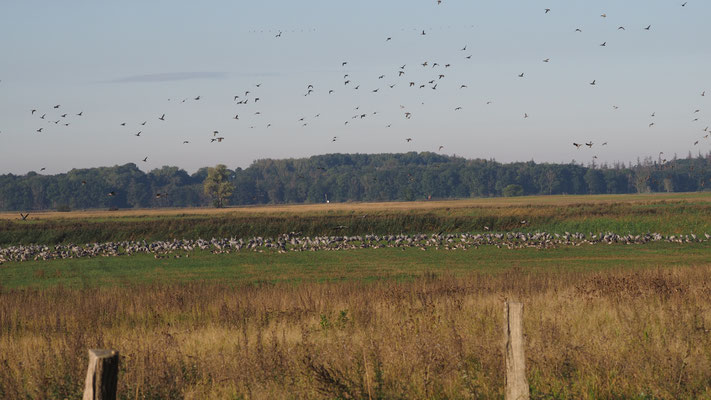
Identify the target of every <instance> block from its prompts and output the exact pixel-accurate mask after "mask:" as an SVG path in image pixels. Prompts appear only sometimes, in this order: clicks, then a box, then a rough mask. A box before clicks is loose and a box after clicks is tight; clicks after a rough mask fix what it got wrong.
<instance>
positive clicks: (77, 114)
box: [30, 0, 711, 197]
mask: <svg viewBox="0 0 711 400" xmlns="http://www.w3.org/2000/svg"><path fill="white" fill-rule="evenodd" d="M442 2H443V1H442V0H437V4H441V3H442ZM680 5H681V7H686V5H687V2H684V3H681V4H680ZM542 11H543V14H546V15H547V14H550V13H552V12H553V11H552V10H551V9H550V8H544V9H543V10H542ZM600 18H603V19H604V18H607V14H605V13H602V14H600ZM640 29H641V30H643V31H650V30H652V29H653V27H652V25H647V26H643V27H641V28H640ZM626 30H627V27H625V26H619V27H617V31H626ZM575 32H576V33H581V32H582V29H581V28H577V29H575ZM283 33H284V32H283V31H278V32H277V33H276V34H275V35H274V38H275V39H277V40H278V39H280V38H281V37H282V35H283ZM418 34H419V35H420V36H426V35H427V34H428V32H427V30H419V29H418ZM392 41H393V37H392V36H388V37H385V38H384V42H386V43H390V42H392ZM607 45H608V42H607V41H603V42H601V43H600V44H599V46H600V47H607ZM459 54H460V57H459V58H460V60H462V61H463V62H467V61H470V60H471V59H472V54H470V53H469V52H467V46H466V45H464V46H463V47H461V48H459ZM541 61H542V62H543V63H550V62H551V58H543V59H542V60H541ZM340 67H341V69H342V74H343V75H342V85H341V87H340V88H339V87H330V88H327V89H323V90H321V89H320V88H317V85H315V84H314V83H305V84H304V91H303V96H304V97H309V96H313V95H316V94H324V95H325V96H336V95H337V94H338V93H339V92H341V91H343V90H355V91H370V92H371V93H372V94H377V93H379V92H381V91H385V90H389V89H394V88H395V87H396V86H404V87H405V88H410V89H413V90H414V89H418V90H421V89H429V90H432V91H437V90H438V85H440V83H444V82H446V81H447V75H448V73H447V71H448V70H450V68H453V64H452V63H449V62H446V63H445V62H437V61H432V60H424V61H422V62H421V63H420V64H419V65H416V66H409V65H407V64H402V65H400V66H399V67H398V68H395V69H394V70H393V71H390V73H388V74H379V75H377V81H378V82H383V81H384V80H385V78H386V77H387V78H388V79H390V82H388V83H385V84H382V85H378V87H373V88H367V89H366V88H365V87H363V88H361V86H362V84H361V83H358V81H357V80H356V77H355V76H352V75H353V72H349V71H348V67H349V61H347V60H346V61H340ZM415 68H417V69H420V71H422V72H424V73H425V74H427V75H428V76H429V77H428V78H425V79H423V80H421V81H418V80H417V79H412V78H409V77H410V76H411V75H413V76H414V75H416V74H415V73H411V72H410V71H412V70H413V69H415ZM420 75H421V73H420ZM408 78H409V79H408ZM373 79H374V77H373ZM512 79H526V73H525V71H523V72H520V73H519V74H517V76H514V77H512ZM588 85H589V86H591V87H595V86H597V85H598V81H597V79H592V80H590V81H588ZM454 87H455V88H458V89H459V90H462V91H464V90H466V89H467V88H468V86H467V84H466V83H457V84H456V85H455V86H454ZM261 88H262V83H256V84H254V85H253V87H251V88H248V89H247V90H242V91H241V92H240V93H238V94H234V95H233V96H232V98H231V101H232V103H233V105H234V106H235V107H236V108H238V111H237V112H236V113H235V114H233V115H232V116H231V117H230V118H231V119H233V120H236V121H242V120H250V118H251V119H252V120H258V121H259V120H262V119H264V114H262V112H261V111H260V110H259V109H258V107H259V105H260V104H261V103H260V101H262V98H261V95H260V93H259V92H260V89H261ZM699 94H700V96H701V97H704V96H706V92H705V91H700V92H699ZM202 100H203V98H202V96H200V95H197V96H191V97H188V98H183V99H180V100H177V101H176V100H173V99H168V101H171V102H173V103H176V102H178V103H189V102H199V101H202ZM492 103H493V100H487V101H486V104H487V105H488V104H492ZM422 104H424V103H422ZM248 106H253V109H250V108H248ZM239 107H241V109H240V108H239ZM619 108H620V107H618V106H617V105H613V106H612V110H613V111H614V110H618V109H619ZM247 110H248V111H247ZM461 110H463V107H462V106H457V107H454V109H453V111H455V112H458V111H461ZM700 112H701V109H700V108H696V109H694V110H693V113H692V114H693V122H697V121H698V120H699V117H698V115H699V113H700ZM30 113H31V115H33V116H36V117H37V118H38V120H41V121H44V122H46V123H47V124H49V126H53V125H54V126H63V127H69V126H70V125H71V124H72V122H71V118H82V117H83V116H84V113H83V111H81V110H77V111H73V112H67V111H65V110H64V107H63V106H62V105H60V104H56V105H54V106H52V108H51V109H49V110H40V109H39V108H34V109H32V110H30ZM245 113H247V115H245ZM352 114H353V115H352V116H351V117H350V118H349V119H348V120H345V121H343V126H348V125H353V124H355V123H356V122H357V121H360V120H363V119H365V118H369V117H373V116H376V115H378V111H377V110H370V111H365V110H362V109H361V107H360V106H355V107H354V108H353V111H352ZM400 115H401V118H403V119H405V120H410V119H412V118H413V116H414V115H415V111H414V110H411V109H409V108H408V107H405V106H403V105H400ZM655 115H656V112H652V113H650V117H649V118H650V121H649V122H648V127H649V128H650V129H651V128H653V127H654V125H655V123H654V117H655ZM320 116H321V115H320V113H318V114H315V115H314V116H313V119H316V118H319V117H320ZM522 118H523V119H528V118H529V114H528V112H524V113H523V115H522ZM168 121H170V115H168V114H167V113H164V112H158V113H156V115H155V119H154V120H152V121H151V120H144V121H141V122H138V123H134V124H129V123H128V122H125V121H121V122H120V123H118V125H119V126H120V127H121V128H125V129H134V130H133V131H132V132H131V134H132V135H133V136H135V137H137V138H138V137H141V135H142V134H144V129H147V128H148V127H149V126H150V125H151V124H153V123H167V122H168ZM294 122H295V123H298V124H300V125H301V126H302V127H306V126H308V125H309V123H310V122H311V119H310V118H307V117H305V116H302V117H300V118H298V120H296V121H294ZM260 123H262V124H263V125H262V126H264V127H266V128H270V127H272V123H271V122H265V121H260ZM391 126H392V123H391V122H390V123H386V124H385V125H384V128H390V127H391ZM249 128H251V129H253V128H255V125H250V126H249ZM46 130H47V129H46V126H42V127H38V128H37V129H36V133H38V134H43V133H46ZM703 131H704V132H705V134H704V135H703V136H701V137H700V138H699V139H698V140H695V141H694V143H693V145H698V144H699V141H700V140H701V139H708V138H709V134H711V131H709V128H708V127H706V128H705V129H704V130H703ZM202 140H205V141H207V140H209V142H210V143H218V144H219V143H222V142H224V141H227V140H228V139H227V136H226V135H224V134H222V133H220V131H218V130H213V131H212V133H211V135H209V134H208V135H206V137H205V138H203V139H202ZM338 140H339V136H332V137H331V138H330V141H331V142H336V141H338ZM413 140H414V139H413V138H412V137H406V138H404V142H405V143H410V142H412V141H413ZM190 143H191V140H188V139H183V140H182V144H183V145H188V144H190ZM595 145H596V143H593V141H592V140H587V141H582V142H578V141H574V142H572V146H574V147H575V148H577V149H580V148H584V147H587V148H589V149H592V148H593V146H595ZM600 146H607V142H603V143H601V144H600ZM443 149H444V145H439V146H438V148H437V151H442V150H443ZM662 154H663V152H662V153H660V159H661V155H662ZM592 158H593V165H594V160H595V159H597V155H593V156H592ZM148 159H149V157H148V156H146V157H144V158H143V159H142V160H141V161H142V162H148ZM664 161H666V160H664ZM45 169H46V168H44V167H43V168H41V169H40V171H44V170H45ZM109 195H110V196H113V195H115V193H113V192H112V193H110V194H109ZM157 196H158V197H160V194H159V195H157Z"/></svg>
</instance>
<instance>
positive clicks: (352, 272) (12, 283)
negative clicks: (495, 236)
mask: <svg viewBox="0 0 711 400" xmlns="http://www.w3.org/2000/svg"><path fill="white" fill-rule="evenodd" d="M705 264H711V244H709V243H699V244H693V245H689V244H686V245H680V244H673V243H654V244H647V245H597V246H591V245H584V246H579V247H561V248H557V249H549V250H545V251H543V250H537V249H530V248H529V249H516V250H509V249H506V248H501V249H499V248H496V247H493V246H484V247H481V248H478V249H470V250H467V251H463V250H450V251H447V250H428V251H421V250H419V249H416V248H407V249H404V250H403V249H398V248H384V249H362V250H349V251H319V252H289V253H284V254H279V253H255V252H250V251H242V252H237V253H233V254H211V253H209V252H196V253H193V254H192V255H191V256H190V257H189V258H186V257H181V258H170V259H155V258H154V257H153V256H152V255H146V254H140V255H134V256H130V257H100V258H92V259H87V258H84V259H72V260H56V261H31V262H24V263H10V264H8V265H7V266H5V267H0V282H2V286H3V287H5V288H24V287H37V288H48V287H53V286H58V285H61V286H63V287H67V288H91V287H97V286H103V287H107V286H108V287H110V286H129V287H130V286H135V285H146V284H149V285H153V284H180V283H186V282H194V281H205V282H219V283H221V284H233V285H259V284H264V283H266V284H277V283H284V284H300V283H314V282H340V281H366V282H371V281H378V280H396V281H401V280H413V279H416V278H418V277H422V276H425V275H427V274H432V273H434V274H443V273H444V274H452V275H454V276H466V275H467V274H470V273H490V274H495V273H499V272H501V271H505V270H507V269H509V268H521V269H524V270H526V271H529V272H558V271H560V272H573V271H597V270H618V269H625V268H630V269H635V268H652V267H671V266H694V265H705Z"/></svg>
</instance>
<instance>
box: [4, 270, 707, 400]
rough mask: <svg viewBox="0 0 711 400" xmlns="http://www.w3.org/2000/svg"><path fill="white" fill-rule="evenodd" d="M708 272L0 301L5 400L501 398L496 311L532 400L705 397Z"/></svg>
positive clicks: (197, 287)
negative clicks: (106, 391) (98, 371)
mask: <svg viewBox="0 0 711 400" xmlns="http://www.w3.org/2000/svg"><path fill="white" fill-rule="evenodd" d="M709 277H711V266H700V267H685V268H669V269H653V270H620V271H614V272H563V273H561V272H557V273H555V274H552V273H545V272H540V271H538V272H536V273H528V272H526V271H525V270H521V269H512V270H508V271H506V272H503V273H499V274H494V275H491V274H470V275H467V276H465V277H457V278H455V277H450V276H434V275H430V276H424V277H422V278H420V279H417V280H415V281H412V282H393V281H383V282H376V283H370V284H365V283H357V282H345V283H327V284H301V285H281V286H270V285H265V286H261V287H259V286H238V287H229V286H221V285H215V284H208V283H192V284H185V285H162V286H155V287H145V286H137V287H123V288H119V287H115V288H102V289H83V290H69V289H62V288H55V289H48V290H44V291H35V290H17V291H10V290H4V291H2V292H0V398H38V399H40V398H41V399H44V398H65V397H69V398H77V397H78V396H79V393H80V391H81V385H82V382H83V374H84V373H85V368H86V360H87V355H86V350H87V349H88V348H90V347H111V348H116V349H119V350H120V351H121V354H122V370H121V374H120V377H119V392H120V398H124V399H136V398H137V399H155V398H188V399H205V398H245V399H274V398H287V399H288V398H294V399H296V398H323V399H333V398H343V399H355V398H360V399H366V398H369V399H371V398H372V399H391V398H455V399H456V398H501V397H502V394H503V391H502V388H503V384H504V377H503V375H502V369H503V368H502V367H503V361H502V343H501V340H502V313H503V301H504V299H505V298H517V299H520V300H522V301H523V302H524V304H525V307H526V308H525V314H524V315H525V317H524V331H525V341H526V346H527V348H526V351H527V353H526V357H527V365H528V377H529V380H530V382H531V388H532V395H533V398H576V399H594V398H640V399H642V398H645V399H646V398H649V399H651V398H665V399H694V398H711V335H710V334H709V332H710V331H711V284H710V283H709V282H710V281H709Z"/></svg>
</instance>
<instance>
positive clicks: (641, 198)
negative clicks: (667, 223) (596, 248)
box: [0, 192, 711, 220]
mask: <svg viewBox="0 0 711 400" xmlns="http://www.w3.org/2000/svg"><path fill="white" fill-rule="evenodd" d="M659 202H702V203H707V202H711V195H710V194H709V193H704V192H694V193H655V194H636V195H628V194H621V195H620V194H612V195H556V196H523V197H516V198H500V197H491V198H471V199H463V200H439V201H407V202H405V201H393V202H379V203H378V202H375V203H358V202H349V203H330V204H325V203H319V204H294V205H270V206H242V207H226V208H152V209H137V210H131V209H126V210H120V211H118V212H116V211H106V210H89V211H72V212H56V211H46V212H33V213H32V219H34V220H52V219H70V218H80V219H84V218H120V217H127V218H135V217H169V216H179V217H184V216H213V215H232V216H251V215H255V214H256V215H263V214H270V215H273V214H289V215H291V214H294V215H314V214H322V213H326V212H335V213H338V214H342V213H348V212H388V211H390V212H392V211H398V212H411V211H420V212H428V211H434V210H446V211H451V210H461V209H471V208H479V207H485V208H490V207H531V206H569V205H583V204H598V205H599V204H619V203H624V204H655V203H659ZM18 218H19V217H18V213H16V212H1V213H0V220H15V219H18Z"/></svg>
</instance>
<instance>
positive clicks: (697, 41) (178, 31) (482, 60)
mask: <svg viewBox="0 0 711 400" xmlns="http://www.w3.org/2000/svg"><path fill="white" fill-rule="evenodd" d="M681 4H682V1H674V0H672V1H670V0H626V1H619V0H608V1H605V0H600V1H589V0H507V1H490V2H477V1H470V0H467V1H465V0H444V1H443V2H442V4H440V5H437V4H436V1H435V0H414V1H413V0H392V1H359V2H345V1H334V0H330V1H326V0H324V1H302V2H293V1H258V2H243V1H211V2H195V1H182V0H171V1H150V2H146V1H123V2H111V3H109V2H97V1H89V0H84V1H64V2H56V1H48V0H46V1H39V0H4V1H2V4H0V51H1V52H2V55H3V56H2V58H1V59H0V173H8V172H12V173H26V172H27V171H30V170H35V171H39V170H40V168H43V167H44V168H46V172H47V173H58V172H65V171H67V170H69V169H71V168H86V167H94V166H110V165H115V164H124V163H127V162H135V163H136V164H138V165H139V167H141V168H143V169H145V170H150V169H152V168H156V167H160V166H162V165H176V166H179V167H182V168H185V169H187V170H189V171H191V172H192V171H194V170H196V169H197V168H199V167H202V166H209V165H214V164H217V163H224V164H227V165H228V166H229V167H231V168H235V167H238V166H239V167H246V166H248V165H249V164H250V163H251V162H252V161H253V160H255V159H259V158H287V157H303V156H310V155H314V154H324V153H332V152H340V153H355V152H359V153H382V152H405V151H437V150H438V148H439V146H444V148H443V149H442V151H441V152H442V153H446V154H457V155H460V156H464V157H467V158H477V157H480V158H495V159H497V160H499V161H517V160H522V161H527V160H531V159H533V160H536V161H541V162H544V161H552V162H568V161H570V160H571V159H575V160H577V161H582V162H585V163H587V162H589V161H590V160H591V159H592V157H593V156H594V155H596V156H597V157H598V160H599V161H608V162H613V161H634V160H636V159H637V157H644V156H647V155H653V156H655V157H656V155H657V154H658V153H659V152H660V151H663V152H664V153H665V154H666V155H670V156H671V155H672V154H674V153H678V154H679V155H680V156H685V155H686V154H687V152H688V151H690V150H691V151H692V152H693V153H694V154H696V153H697V152H698V151H702V152H706V151H708V150H709V149H711V146H710V145H711V141H709V139H704V138H703V135H705V134H706V132H704V131H703V129H704V128H705V127H706V126H707V125H711V118H709V115H710V114H709V112H711V110H709V106H710V105H711V104H710V102H711V79H710V77H709V71H711V68H710V67H711V46H710V45H709V44H708V38H709V37H711V24H709V22H708V21H709V17H710V16H711V2H708V1H702V0H689V1H688V3H687V5H686V6H685V7H682V6H681ZM545 8H550V9H551V12H550V13H548V14H546V13H545V12H544V9H545ZM603 13H604V14H606V15H607V17H606V18H603V17H601V16H600V15H601V14H603ZM648 25H651V28H650V30H649V31H647V30H644V29H643V28H644V27H646V26H648ZM619 26H624V27H625V30H620V29H618V27H619ZM576 28H581V29H582V32H575V29H576ZM423 29H424V30H425V33H426V35H424V36H423V35H421V32H422V30H423ZM278 32H282V34H281V37H279V38H277V37H275V36H276V34H277V33H278ZM388 37H392V40H390V41H386V38H388ZM603 42H606V43H607V44H606V46H605V47H602V46H600V44H601V43H603ZM464 46H466V50H465V51H462V50H461V49H462V48H463V47H464ZM467 56H471V58H470V59H467V58H466V57H467ZM546 58H550V62H548V63H544V62H543V61H542V60H543V59H546ZM343 61H347V62H348V64H347V65H346V66H342V64H341V63H342V62H343ZM425 61H427V62H428V65H427V67H423V66H422V65H421V64H422V63H423V62H425ZM434 63H438V64H439V65H438V66H436V67H434V68H433V67H432V65H433V64H434ZM445 64H451V66H450V67H448V68H445V67H444V65H445ZM402 65H405V69H404V72H405V73H404V75H402V76H398V71H399V70H400V67H401V66H402ZM522 72H523V73H524V77H523V78H519V77H518V76H517V75H518V74H520V73H522ZM345 74H349V77H348V78H347V80H350V81H351V83H349V84H348V85H344V81H345V80H344V79H343V76H344V75H345ZM440 74H443V75H445V77H444V78H442V79H439V75H440ZM380 75H385V77H384V78H382V79H379V76H380ZM433 79H434V80H435V83H436V84H437V88H436V90H433V89H431V87H432V86H434V84H430V83H428V82H429V81H430V80H433ZM593 80H595V83H596V85H595V86H591V85H590V84H589V83H590V82H592V81H593ZM409 82H415V87H412V88H411V87H409ZM256 84H261V86H260V87H256ZM309 84H311V85H313V86H314V91H313V93H311V94H310V95H308V96H304V94H306V93H307V86H308V85H309ZM392 84H395V85H396V86H395V87H394V88H392V89H391V88H390V87H389V86H388V85H392ZM421 84H425V85H426V87H425V88H424V89H419V86H420V85H421ZM358 85H359V86H360V87H359V89H358V90H355V89H354V88H355V87H356V86H358ZM461 85H466V86H467V87H466V88H464V89H460V86H461ZM331 89H332V90H334V93H333V94H330V95H329V94H328V91H329V90H331ZM375 89H378V91H377V92H375V93H374V92H373V90H375ZM245 91H250V92H251V93H250V94H249V95H248V96H247V97H246V98H248V99H249V102H248V104H246V105H237V104H236V102H235V101H233V96H235V95H240V96H241V97H240V99H238V100H241V99H243V98H245V97H244V92H245ZM703 91H708V94H707V95H706V96H703V97H702V96H701V93H702V92H703ZM197 96H200V100H198V101H196V100H194V98H195V97H197ZM255 97H259V98H260V100H259V102H257V103H256V104H255V103H254V98H255ZM168 99H170V101H169V100H168ZM183 99H187V100H186V101H185V103H182V100H183ZM487 101H491V102H492V103H491V104H488V105H487V104H486V103H487ZM423 103H424V104H423ZM56 104H60V105H61V107H60V108H59V109H54V108H53V106H54V105H56ZM613 106H617V107H619V108H618V109H614V108H613ZM356 107H358V109H357V110H356ZM402 107H404V108H402ZM457 107H461V108H462V109H461V110H457V111H455V108H457ZM32 109H37V112H36V113H35V114H34V115H31V114H30V110H32ZM697 109H698V110H700V111H699V112H698V113H694V111H695V110H697ZM79 112H83V114H82V116H81V117H80V116H76V114H77V113H79ZM257 112H259V113H260V114H256V113H257ZM374 112H376V113H377V114H373V113H374ZM405 112H410V113H411V118H410V119H407V118H405ZM64 113H68V115H67V117H65V118H62V117H61V115H62V114H64ZM164 113H165V114H166V117H165V121H159V120H158V117H160V116H161V115H162V114H164ZM652 113H655V116H654V117H651V114H652ZM42 114H46V116H45V119H44V120H42V119H40V116H41V115H42ZM235 114H239V118H240V119H239V120H235V119H233V117H234V116H235ZM317 114H320V116H319V117H315V116H316V115H317ZM361 114H366V116H365V118H360V115H361ZM524 114H528V118H524ZM356 115H357V116H358V118H356V119H353V118H352V117H353V116H356ZM301 118H304V121H303V122H302V121H300V119H301ZM696 118H698V121H693V120H694V119H696ZM54 121H60V122H59V123H57V124H55V123H54ZM143 121H147V123H146V125H144V126H142V125H140V124H141V123H142V122H143ZM346 121H348V124H345V122H346ZM123 122H125V123H126V126H125V127H124V126H121V125H120V124H121V123H123ZM652 122H654V124H655V125H654V126H652V127H651V128H650V127H649V124H650V123H652ZM64 123H69V126H64V125H63V124H64ZM304 123H307V125H306V126H303V124H304ZM268 124H271V126H270V127H268V128H267V125H268ZM388 125H390V127H387V126H388ZM252 127H253V128H252ZM39 128H42V132H41V133H38V132H37V130H38V129H39ZM215 130H217V131H219V132H220V133H219V134H218V135H217V136H220V137H224V138H225V139H224V141H223V142H222V143H210V139H211V138H212V137H213V133H212V132H213V131H215ZM138 131H141V132H142V133H141V136H140V137H136V136H134V135H135V134H136V133H137V132H138ZM334 136H336V137H337V139H336V141H335V142H334V141H333V140H332V138H333V137H334ZM406 138H412V139H413V140H412V141H411V142H409V143H408V142H406V141H405V139H406ZM185 140H187V141H189V142H190V143H189V144H183V141H185ZM696 140H700V143H699V144H698V145H696V146H694V145H693V142H695V141H696ZM574 141H575V142H578V143H582V142H586V141H592V142H593V143H594V145H593V147H592V148H591V149H589V148H586V147H584V148H581V149H580V150H576V149H575V147H573V145H572V142H574ZM603 142H608V145H607V146H604V147H602V146H600V145H601V144H602V143H603ZM146 156H147V157H148V161H147V162H145V163H144V162H142V161H141V160H142V159H143V158H144V157H146Z"/></svg>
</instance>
